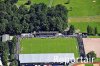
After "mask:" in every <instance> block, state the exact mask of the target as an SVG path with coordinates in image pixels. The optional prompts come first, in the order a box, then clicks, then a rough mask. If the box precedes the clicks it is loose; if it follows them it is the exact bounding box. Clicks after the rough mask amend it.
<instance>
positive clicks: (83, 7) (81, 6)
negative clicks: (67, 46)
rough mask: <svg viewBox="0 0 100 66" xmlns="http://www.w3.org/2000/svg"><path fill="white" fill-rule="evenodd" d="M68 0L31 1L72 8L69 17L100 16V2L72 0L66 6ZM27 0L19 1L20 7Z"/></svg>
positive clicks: (32, 0) (97, 0) (99, 0)
mask: <svg viewBox="0 0 100 66" xmlns="http://www.w3.org/2000/svg"><path fill="white" fill-rule="evenodd" d="M67 1H68V0H31V2H32V3H33V4H34V3H45V4H47V6H48V5H51V6H55V5H57V4H62V5H64V6H66V7H67V8H68V9H70V7H72V11H69V16H70V17H71V16H74V17H77V16H95V15H100V5H99V4H100V0H96V2H95V3H94V2H93V0H70V3H69V4H65V3H66V2H67ZM26 2H27V0H19V1H18V3H17V4H18V5H21V4H24V3H26Z"/></svg>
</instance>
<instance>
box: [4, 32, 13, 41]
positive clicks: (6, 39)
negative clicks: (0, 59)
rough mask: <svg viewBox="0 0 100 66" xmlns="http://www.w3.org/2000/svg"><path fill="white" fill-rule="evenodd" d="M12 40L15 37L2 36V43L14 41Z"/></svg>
mask: <svg viewBox="0 0 100 66" xmlns="http://www.w3.org/2000/svg"><path fill="white" fill-rule="evenodd" d="M12 39H13V36H10V35H9V34H4V35H2V42H5V41H8V40H12Z"/></svg>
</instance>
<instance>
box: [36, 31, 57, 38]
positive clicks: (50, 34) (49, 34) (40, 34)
mask: <svg viewBox="0 0 100 66" xmlns="http://www.w3.org/2000/svg"><path fill="white" fill-rule="evenodd" d="M57 34H58V32H57V31H49V32H48V31H39V32H36V33H35V34H34V35H35V37H54V36H56V35H57Z"/></svg>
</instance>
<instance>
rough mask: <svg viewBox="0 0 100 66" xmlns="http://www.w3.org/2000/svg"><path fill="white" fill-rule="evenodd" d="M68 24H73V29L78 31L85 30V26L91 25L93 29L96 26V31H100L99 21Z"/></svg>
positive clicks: (71, 23)
mask: <svg viewBox="0 0 100 66" xmlns="http://www.w3.org/2000/svg"><path fill="white" fill-rule="evenodd" d="M69 25H74V27H75V29H78V30H80V32H87V26H88V25H89V26H91V27H92V28H93V29H94V28H95V27H97V30H98V33H100V22H70V23H69Z"/></svg>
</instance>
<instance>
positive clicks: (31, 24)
mask: <svg viewBox="0 0 100 66" xmlns="http://www.w3.org/2000/svg"><path fill="white" fill-rule="evenodd" d="M16 3H17V0H4V1H0V34H1V35H2V34H10V35H19V34H21V33H32V32H34V31H37V32H38V31H59V32H63V31H64V30H65V29H66V27H67V23H68V15H67V14H68V10H67V8H66V7H65V6H63V5H61V4H58V5H56V6H52V7H48V6H47V5H46V4H44V3H39V4H32V5H30V8H27V7H26V6H25V5H21V6H17V5H16Z"/></svg>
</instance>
